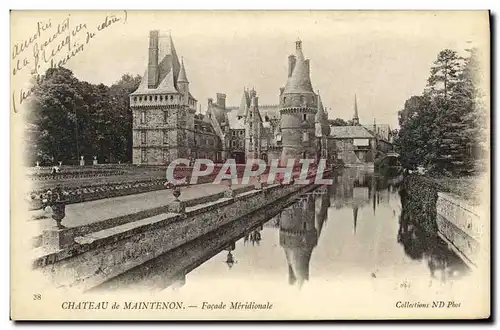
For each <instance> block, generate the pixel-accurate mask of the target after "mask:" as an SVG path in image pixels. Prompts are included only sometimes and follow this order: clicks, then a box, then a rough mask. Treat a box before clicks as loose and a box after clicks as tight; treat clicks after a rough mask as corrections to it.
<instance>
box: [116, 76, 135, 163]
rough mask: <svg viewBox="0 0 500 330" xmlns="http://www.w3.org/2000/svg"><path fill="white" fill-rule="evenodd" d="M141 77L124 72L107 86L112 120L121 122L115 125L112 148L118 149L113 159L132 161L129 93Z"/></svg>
mask: <svg viewBox="0 0 500 330" xmlns="http://www.w3.org/2000/svg"><path fill="white" fill-rule="evenodd" d="M141 79H142V78H141V76H139V75H136V76H132V75H130V74H124V75H123V76H122V77H121V79H120V80H119V81H117V82H116V83H114V84H113V85H111V87H110V88H109V96H110V104H111V108H112V109H113V112H112V118H113V122H115V123H117V122H119V123H120V124H121V125H119V126H117V127H116V129H117V131H116V134H115V138H114V140H113V142H112V147H113V150H120V152H118V153H116V154H114V155H113V160H114V161H117V160H121V161H132V111H131V109H130V98H129V95H130V93H132V92H134V91H135V90H136V89H137V88H138V87H139V84H140V83H141ZM122 151H123V152H122Z"/></svg>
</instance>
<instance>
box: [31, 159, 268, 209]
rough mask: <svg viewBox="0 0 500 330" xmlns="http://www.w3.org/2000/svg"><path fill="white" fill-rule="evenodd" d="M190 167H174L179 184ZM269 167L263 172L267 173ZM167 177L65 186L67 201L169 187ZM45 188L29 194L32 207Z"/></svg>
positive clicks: (204, 178) (210, 178) (205, 178)
mask: <svg viewBox="0 0 500 330" xmlns="http://www.w3.org/2000/svg"><path fill="white" fill-rule="evenodd" d="M221 167H222V165H220V164H217V165H216V166H215V168H214V171H213V173H212V174H211V175H207V176H202V177H199V178H198V181H197V184H203V183H209V182H213V181H214V180H215V178H216V176H217V175H218V173H219V172H220V169H221ZM192 170H193V168H192V167H180V166H178V167H176V169H175V171H174V178H176V179H181V178H184V177H185V178H186V183H185V184H183V185H179V186H186V185H189V182H190V180H191V175H192ZM202 170H203V169H202ZM244 170H245V166H244V165H243V166H237V175H238V177H239V178H241V177H242V176H243V173H244ZM268 170H269V167H268V168H267V169H266V171H265V172H264V173H267V172H268ZM166 184H167V179H166V178H165V177H161V178H150V179H137V180H131V181H128V182H112V183H95V184H87V185H82V186H77V187H67V188H65V190H66V191H67V193H68V196H67V199H68V201H67V203H68V204H73V203H81V202H87V201H93V200H98V199H103V198H112V197H119V196H125V195H133V194H140V193H145V192H150V191H156V190H162V189H169V187H168V186H167V185H166ZM45 191H46V189H45V190H36V191H34V192H33V193H32V194H31V204H32V207H31V208H32V209H39V207H41V202H40V199H41V197H40V196H41V195H42V194H43V193H44V192H45Z"/></svg>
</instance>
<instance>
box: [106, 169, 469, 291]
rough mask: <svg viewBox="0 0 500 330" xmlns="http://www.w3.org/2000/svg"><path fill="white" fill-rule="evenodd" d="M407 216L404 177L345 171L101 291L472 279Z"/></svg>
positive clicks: (439, 282) (433, 235)
mask: <svg viewBox="0 0 500 330" xmlns="http://www.w3.org/2000/svg"><path fill="white" fill-rule="evenodd" d="M402 214H403V212H402V209H401V200H400V192H399V181H398V178H394V177H392V178H391V177H387V176H381V175H378V174H376V173H373V171H372V172H370V171H363V170H359V169H345V170H343V171H340V172H338V173H336V174H335V175H334V184H333V185H330V186H322V187H319V188H317V189H316V190H314V191H312V192H310V193H307V194H304V195H302V196H300V197H298V198H296V199H295V200H294V201H292V202H291V203H290V204H289V205H288V206H287V207H285V208H283V209H280V210H275V211H272V212H269V211H266V212H261V213H259V212H256V214H254V215H252V217H250V218H245V219H241V220H238V221H235V222H233V223H231V224H229V225H227V226H225V227H223V228H221V229H219V230H217V231H215V232H212V233H210V234H208V235H205V236H203V237H201V238H199V239H197V240H195V241H193V242H191V243H189V244H186V245H184V246H181V247H179V248H177V249H175V250H173V251H170V252H168V253H166V254H164V255H162V256H160V257H158V258H156V259H154V260H153V261H150V262H147V263H145V264H143V265H141V266H139V267H136V268H134V269H132V270H130V271H128V272H127V273H125V274H122V275H120V276H119V277H117V278H115V279H113V280H111V281H108V282H107V283H105V284H104V285H102V286H101V288H106V289H108V290H109V289H113V288H114V289H126V288H132V289H147V290H154V291H156V290H160V291H162V290H178V291H181V292H182V291H188V292H189V290H193V292H196V290H198V289H199V288H203V287H206V286H207V285H213V284H214V283H219V284H220V285H221V286H222V287H224V286H226V288H227V286H233V287H235V288H236V287H237V286H242V287H252V286H253V285H255V284H258V283H264V282H265V283H268V284H269V287H270V288H279V287H282V288H283V287H284V286H288V287H296V288H299V289H300V288H302V287H303V286H307V285H311V284H313V285H316V286H318V287H321V285H323V284H325V285H326V284H328V283H332V282H336V283H351V281H353V282H356V281H360V282H359V283H361V281H377V280H380V279H384V280H387V279H390V280H393V282H394V286H395V287H398V288H404V287H407V286H408V287H409V286H411V285H415V281H418V283H419V284H420V285H424V286H427V287H428V286H432V285H434V286H436V285H437V286H442V285H446V284H450V283H451V284H452V283H453V282H454V281H459V280H460V279H461V278H463V277H464V275H467V274H468V273H469V269H468V268H467V267H466V266H465V264H464V263H463V262H462V261H461V260H460V259H459V258H458V257H457V256H456V255H455V254H454V253H453V252H452V251H451V250H450V249H449V248H448V246H447V245H446V244H445V243H444V242H443V241H441V240H440V239H439V238H438V236H437V235H436V233H426V232H424V231H423V230H422V229H420V228H419V227H418V226H417V225H416V224H414V223H411V217H408V216H406V217H405V218H403V217H402ZM406 214H408V212H406ZM230 283H231V284H230ZM412 283H413V284H412Z"/></svg>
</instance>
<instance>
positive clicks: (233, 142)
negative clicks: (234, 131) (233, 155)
mask: <svg viewBox="0 0 500 330" xmlns="http://www.w3.org/2000/svg"><path fill="white" fill-rule="evenodd" d="M231 146H232V147H233V148H235V147H236V141H234V140H233V141H232V142H231Z"/></svg>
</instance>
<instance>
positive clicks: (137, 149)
mask: <svg viewBox="0 0 500 330" xmlns="http://www.w3.org/2000/svg"><path fill="white" fill-rule="evenodd" d="M309 70H310V66H309V60H308V59H305V57H304V54H303V52H302V42H301V41H297V42H296V44H295V55H290V56H289V57H288V77H287V80H286V84H285V86H284V87H282V88H280V89H279V100H278V104H276V105H259V98H258V95H257V92H256V91H255V90H254V89H252V90H248V89H246V88H244V89H243V91H242V96H241V101H240V104H239V106H226V95H225V94H223V93H217V94H216V100H215V102H214V100H213V99H208V104H207V111H206V114H204V115H202V114H199V113H198V114H197V113H196V108H197V100H196V99H195V98H194V96H193V95H191V93H190V91H189V83H190V82H189V80H188V78H187V74H186V68H185V65H184V61H183V60H182V59H181V61H179V58H178V55H177V52H176V50H175V47H174V43H173V41H172V37H171V36H170V35H168V36H163V35H160V33H159V31H151V32H150V35H149V53H148V67H147V69H146V71H145V73H144V75H143V78H142V81H141V83H140V85H139V87H138V88H137V90H136V91H134V92H133V93H132V94H131V95H130V106H131V108H132V112H133V125H132V127H133V163H134V164H149V165H161V164H168V163H169V162H171V161H172V160H174V159H176V158H192V159H195V158H208V159H211V160H213V161H214V162H224V161H225V160H226V159H228V158H233V159H235V160H236V161H237V162H238V163H244V162H245V161H247V160H249V159H256V158H260V159H263V160H265V161H266V162H270V161H271V160H272V159H281V160H287V159H293V158H313V159H317V158H325V159H327V158H329V157H331V156H332V155H333V153H332V152H331V150H330V149H331V148H332V142H329V141H330V140H329V139H328V136H329V135H330V127H329V125H328V115H327V112H326V111H325V109H324V108H323V104H322V102H321V97H320V95H319V93H316V92H314V90H313V87H312V83H311V79H310V72H309Z"/></svg>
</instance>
